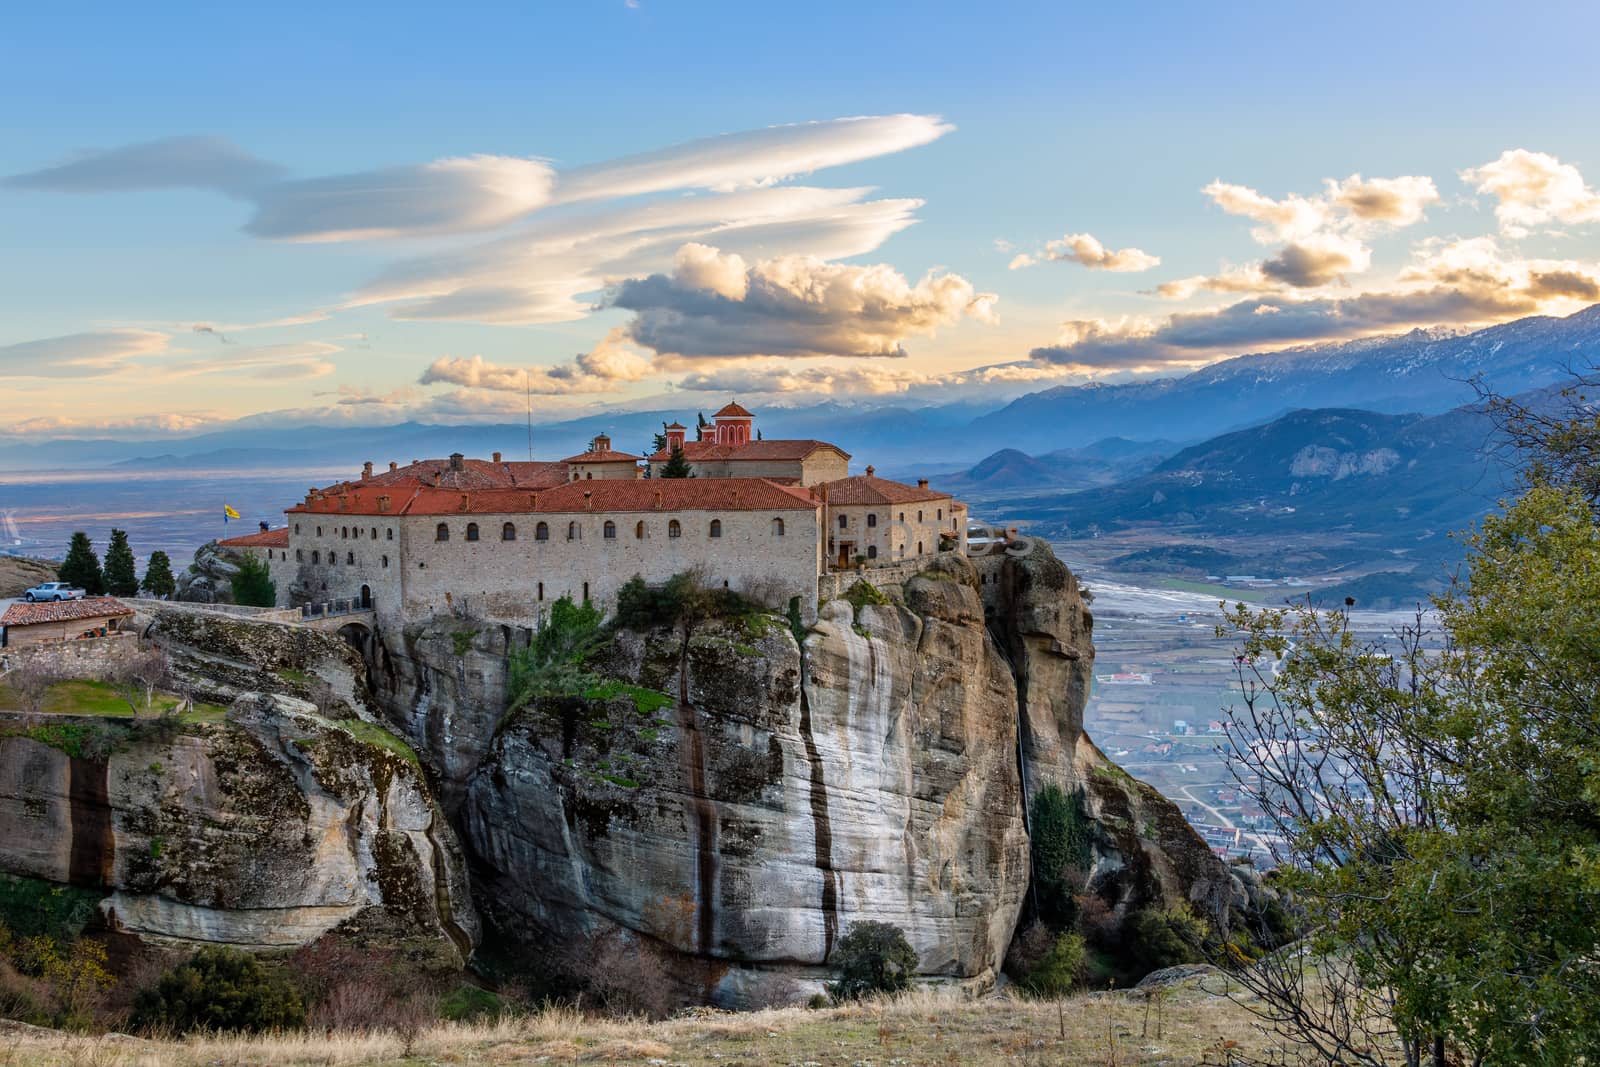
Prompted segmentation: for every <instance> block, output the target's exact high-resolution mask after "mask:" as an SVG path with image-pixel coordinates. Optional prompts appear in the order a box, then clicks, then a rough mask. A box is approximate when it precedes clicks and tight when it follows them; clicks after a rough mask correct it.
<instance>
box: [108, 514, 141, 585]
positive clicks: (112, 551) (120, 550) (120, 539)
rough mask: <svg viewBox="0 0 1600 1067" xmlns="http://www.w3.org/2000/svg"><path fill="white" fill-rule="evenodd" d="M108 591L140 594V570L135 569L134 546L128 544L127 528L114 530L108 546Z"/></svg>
mask: <svg viewBox="0 0 1600 1067" xmlns="http://www.w3.org/2000/svg"><path fill="white" fill-rule="evenodd" d="M104 576H105V583H106V592H108V593H110V594H111V595H112V596H138V595H139V572H138V571H137V570H135V564H134V561H133V548H132V546H130V545H129V544H128V533H127V531H126V530H116V529H114V530H112V531H111V543H110V544H109V545H107V546H106V565H105V575H104Z"/></svg>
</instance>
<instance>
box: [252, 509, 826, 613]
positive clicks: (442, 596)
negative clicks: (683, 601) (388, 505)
mask: <svg viewBox="0 0 1600 1067" xmlns="http://www.w3.org/2000/svg"><path fill="white" fill-rule="evenodd" d="M296 518H298V522H299V524H300V531H301V532H300V533H299V534H298V535H296V534H295V532H294V522H295V521H296ZM361 518H362V517H358V516H350V517H345V516H327V515H321V516H315V517H310V516H304V515H302V516H298V517H295V516H291V519H290V547H289V549H288V550H287V552H285V553H283V554H282V556H280V558H278V559H276V560H275V561H274V562H273V577H274V580H275V581H277V582H278V598H279V601H280V603H285V604H287V603H290V602H292V600H293V598H295V597H299V598H300V599H305V598H307V597H309V598H310V599H313V600H333V599H338V598H343V597H350V598H353V599H354V598H359V597H360V596H361V590H362V587H363V586H365V587H367V589H368V590H369V592H370V595H371V598H372V604H373V607H374V609H375V610H376V612H377V614H378V621H379V624H380V626H383V627H385V628H390V627H395V628H397V627H401V626H404V625H405V623H406V622H407V621H408V620H415V619H422V618H428V617H431V616H433V615H437V614H457V615H461V616H463V617H474V618H485V619H495V620H500V621H505V622H513V623H518V624H522V625H535V626H536V625H538V623H539V620H540V619H541V618H542V617H543V614H544V612H546V611H548V610H549V607H550V605H551V604H552V603H554V602H555V601H556V600H557V599H559V598H561V597H563V596H570V597H572V598H573V599H574V600H581V599H583V597H584V596H585V594H587V596H588V597H589V599H590V600H592V601H594V602H595V603H596V604H597V605H599V606H600V607H602V609H604V610H610V608H611V606H612V604H613V602H614V599H615V596H616V592H617V589H618V588H619V587H620V586H621V585H622V584H623V583H624V582H626V581H627V580H628V579H629V578H631V577H633V576H634V575H635V574H640V575H643V576H644V578H645V580H647V581H651V582H658V581H664V580H665V579H667V578H670V577H671V576H672V575H674V574H677V573H680V572H682V571H685V570H689V569H691V568H698V569H700V570H701V571H702V572H703V573H704V574H705V577H706V580H707V581H708V582H711V583H714V584H723V583H725V584H726V585H727V586H728V587H729V588H732V589H736V590H739V591H741V592H746V593H751V594H754V595H757V596H758V597H759V598H761V599H763V600H765V601H767V602H770V603H772V604H773V605H774V606H782V604H784V603H786V602H787V600H788V598H789V597H792V596H798V597H800V602H801V610H802V612H803V613H804V614H805V616H806V617H807V618H808V619H809V618H812V617H814V615H815V611H816V596H817V574H818V573H819V572H820V570H821V558H820V544H821V541H820V529H819V521H818V516H817V514H816V513H815V512H807V511H804V510H790V511H783V512H765V511H726V512H711V511H691V512H665V511H661V512H656V511H652V512H642V513H640V512H590V513H583V514H553V513H551V514H538V515H532V514H515V515H493V514H485V515H466V514H463V515H446V516H414V517H413V516H405V517H400V518H381V519H380V520H379V523H378V525H377V529H378V531H379V534H378V537H377V538H376V539H374V538H373V537H372V536H371V530H372V528H373V523H372V521H371V519H370V517H369V518H367V519H364V520H362V522H363V524H362V525H360V526H355V525H353V522H355V521H356V520H358V519H361ZM780 518H781V519H782V521H783V533H782V535H781V536H779V535H777V534H776V533H775V532H774V528H773V520H774V519H780ZM713 519H715V520H719V521H720V522H721V536H720V537H712V536H710V524H711V521H712V520H713ZM330 520H342V521H330ZM674 520H676V521H677V522H678V523H679V529H680V531H681V532H680V536H678V537H671V536H669V527H670V523H671V522H672V521H674ZM608 521H609V522H611V523H613V524H614V531H615V536H614V537H609V538H608V537H606V536H605V533H606V523H607V522H608ZM508 522H509V523H511V524H513V526H514V527H515V530H516V537H515V540H510V541H507V540H504V539H503V536H502V528H503V526H504V525H505V524H506V523H508ZM540 522H543V523H545V524H546V526H547V528H548V530H549V538H548V539H547V540H543V541H541V540H539V539H538V537H537V527H538V524H539V523H540ZM440 523H443V524H444V525H445V526H446V527H447V528H448V530H449V540H446V541H440V540H438V536H437V527H438V525H439V524H440ZM469 523H475V524H476V525H477V528H478V540H476V541H469V540H467V526H468V524H469ZM640 523H643V526H644V536H643V537H640V536H638V532H639V530H638V527H639V524H640ZM319 527H320V528H321V530H322V536H321V537H318V536H316V530H317V529H318V528H319ZM391 528H392V529H394V531H395V533H394V540H393V541H390V540H389V539H388V535H387V531H388V530H389V529H391ZM569 528H570V529H569ZM356 531H359V532H360V536H359V537H357V536H353V534H354V533H355V532H356ZM330 553H331V556H330ZM275 554H276V553H275ZM330 559H331V560H332V562H330Z"/></svg>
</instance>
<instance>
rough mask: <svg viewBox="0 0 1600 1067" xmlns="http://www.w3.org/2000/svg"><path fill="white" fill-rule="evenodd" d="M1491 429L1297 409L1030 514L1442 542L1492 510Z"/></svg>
mask: <svg viewBox="0 0 1600 1067" xmlns="http://www.w3.org/2000/svg"><path fill="white" fill-rule="evenodd" d="M1490 431H1491V427H1490V424H1489V420H1488V419H1487V417H1486V416H1484V415H1483V414H1482V413H1481V412H1480V411H1478V410H1477V409H1476V408H1458V409H1456V410H1454V411H1450V412H1446V413H1445V414H1443V415H1433V416H1423V415H1387V414H1382V413H1379V412H1372V411H1354V410H1348V409H1338V408H1332V409H1329V408H1320V409H1314V410H1306V411H1295V412H1291V413H1290V414H1288V415H1286V416H1284V417H1283V418H1280V419H1274V420H1273V421H1272V422H1269V423H1267V424H1266V425H1264V426H1257V427H1253V428H1251V429H1248V430H1239V431H1236V432H1234V433H1229V434H1224V435H1222V436H1221V437H1216V438H1213V439H1211V440H1209V441H1205V442H1202V443H1201V444H1198V445H1194V446H1192V447H1190V448H1186V449H1184V450H1183V451H1181V452H1179V453H1177V454H1176V455H1174V456H1172V457H1170V458H1168V459H1166V460H1164V461H1162V462H1161V463H1160V464H1159V465H1158V466H1156V468H1155V469H1154V470H1152V471H1151V472H1150V473H1148V474H1144V475H1141V476H1139V477H1136V478H1132V479H1129V480H1127V481H1123V482H1119V483H1118V484H1116V485H1113V486H1107V487H1103V488H1098V489H1090V490H1087V491H1084V492H1078V493H1068V494H1063V495H1061V496H1057V497H1054V498H1051V499H1050V500H1049V501H1048V502H1046V501H1044V500H1041V499H1035V500H1034V501H1032V506H1031V507H1030V508H1029V511H1030V515H1031V516H1032V517H1034V518H1036V519H1039V520H1042V521H1044V522H1046V523H1048V524H1050V525H1051V526H1058V527H1059V526H1064V527H1066V528H1068V529H1069V530H1077V531H1082V530H1084V529H1086V528H1087V527H1089V526H1091V525H1097V526H1099V527H1101V528H1102V529H1111V528H1115V527H1118V526H1128V525H1137V524H1159V525H1171V526H1185V527H1194V528H1203V529H1205V530H1207V531H1209V532H1212V533H1261V534H1265V533H1270V532H1272V531H1274V530H1278V531H1283V532H1286V533H1287V532H1301V531H1316V530H1328V531H1354V532H1358V533H1361V534H1370V535H1374V536H1379V537H1381V538H1383V539H1384V540H1385V541H1386V542H1394V541H1397V540H1401V541H1406V542H1408V543H1415V542H1417V541H1419V540H1427V539H1431V538H1435V537H1437V538H1441V539H1442V538H1444V537H1445V535H1447V534H1448V533H1450V532H1451V531H1453V530H1458V529H1461V528H1462V527H1464V526H1466V525H1468V524H1469V523H1471V522H1473V521H1474V520H1476V519H1477V518H1478V517H1479V516H1481V515H1482V514H1483V513H1484V512H1485V511H1487V510H1488V509H1489V508H1490V507H1492V506H1493V505H1494V503H1495V500H1496V499H1497V497H1498V496H1499V495H1500V493H1501V491H1502V490H1503V488H1504V485H1503V472H1502V471H1501V470H1500V468H1499V467H1497V466H1496V465H1495V464H1494V463H1493V462H1492V461H1491V460H1490V459H1489V458H1488V457H1487V455H1486V454H1485V449H1486V446H1487V444H1488V442H1489V437H1490Z"/></svg>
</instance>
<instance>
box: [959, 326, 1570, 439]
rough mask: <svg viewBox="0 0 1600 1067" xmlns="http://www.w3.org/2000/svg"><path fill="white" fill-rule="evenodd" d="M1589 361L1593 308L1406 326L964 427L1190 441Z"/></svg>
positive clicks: (1438, 405)
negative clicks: (1477, 324) (1485, 322)
mask: <svg viewBox="0 0 1600 1067" xmlns="http://www.w3.org/2000/svg"><path fill="white" fill-rule="evenodd" d="M1597 364H1600V305H1597V306H1595V307H1591V308H1588V309H1586V310H1584V311H1581V312H1579V313H1577V314H1576V315H1571V316H1568V317H1567V318H1564V319H1557V318H1548V317H1545V316H1536V317H1533V318H1526V319H1519V320H1518V321H1516V322H1509V323H1505V324H1504V325H1501V326H1492V327H1490V328H1488V329H1484V330H1478V331H1476V332H1474V333H1467V334H1453V333H1450V332H1448V331H1442V330H1413V331H1412V332H1411V333H1408V334H1405V335H1403V336H1400V337H1387V338H1370V339H1366V340H1360V341H1351V342H1348V343H1344V344H1333V345H1317V346H1312V347H1308V348H1295V349H1289V350H1286V351H1282V352H1273V353H1267V354H1264V355H1254V356H1240V357H1237V358H1235V359H1229V360H1224V361H1222V362H1220V363H1215V364H1212V365H1211V366H1209V367H1204V368H1202V369H1200V370H1197V371H1195V372H1193V373H1192V374H1189V375H1186V376H1184V377H1182V378H1166V379H1160V380H1157V381H1143V382H1130V383H1126V384H1121V385H1084V386H1063V387H1060V388H1056V389H1047V390H1044V391H1043V392H1038V393H1030V394H1028V395H1027V396H1024V397H1019V398H1018V399H1017V400H1014V401H1012V402H1011V403H1010V404H1008V405H1006V406H1005V407H1003V408H1001V409H1000V410H998V411H996V412H994V413H992V414H989V415H985V416H982V417H980V418H978V419H977V420H975V421H974V423H973V425H972V431H973V433H974V436H976V437H978V438H987V437H994V438H1003V439H1004V441H1005V443H1006V444H1008V445H1009V446H1010V447H1013V448H1017V449H1020V450H1022V451H1024V452H1043V451H1048V450H1051V449H1056V448H1061V447H1070V446H1073V445H1081V444H1084V443H1086V442H1089V441H1094V440H1097V439H1099V438H1101V437H1106V436H1109V435H1112V434H1121V435H1124V436H1134V437H1143V436H1157V435H1160V436H1166V437H1177V438H1188V439H1191V440H1192V439H1194V438H1197V437H1205V436H1209V435H1211V434H1216V433H1220V432H1222V431H1224V430H1227V429H1230V428H1235V427H1240V426H1247V425H1251V424H1254V423H1258V422H1261V421H1263V420H1265V419H1270V418H1274V417H1276V416H1278V415H1281V414H1283V413H1285V412H1287V411H1291V410H1294V409H1297V408H1306V407H1352V408H1361V409H1364V410H1369V411H1385V412H1405V411H1420V412H1422V413H1424V414H1435V413H1439V412H1443V411H1448V410H1450V409H1451V408H1454V407H1457V406H1459V405H1462V404H1466V403H1469V402H1471V401H1472V399H1473V397H1474V393H1473V391H1472V387H1471V386H1470V385H1469V384H1468V382H1469V380H1470V379H1472V378H1474V377H1481V378H1482V379H1483V380H1484V381H1485V382H1486V383H1488V384H1489V385H1490V386H1492V387H1493V388H1495V389H1496V390H1498V391H1500V392H1502V393H1507V394H1514V393H1521V392H1525V391H1528V390H1532V389H1538V388H1541V387H1543V386H1546V385H1550V384H1553V383H1555V382H1558V381H1560V380H1562V379H1563V378H1564V377H1565V374H1566V369H1567V367H1568V366H1575V367H1584V368H1586V367H1589V366H1591V365H1597Z"/></svg>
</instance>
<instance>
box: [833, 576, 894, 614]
mask: <svg viewBox="0 0 1600 1067" xmlns="http://www.w3.org/2000/svg"><path fill="white" fill-rule="evenodd" d="M844 598H845V600H847V601H849V602H850V606H851V607H853V608H855V609H856V610H857V611H860V610H861V609H862V608H863V607H865V606H866V605H868V604H887V603H889V602H890V601H889V598H888V597H887V596H885V595H884V593H883V591H882V590H881V589H879V588H878V587H877V586H875V585H873V584H872V583H871V582H869V581H867V580H866V579H865V578H857V579H856V580H855V581H854V582H853V583H851V585H850V588H849V589H846V590H845V591H844Z"/></svg>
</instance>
